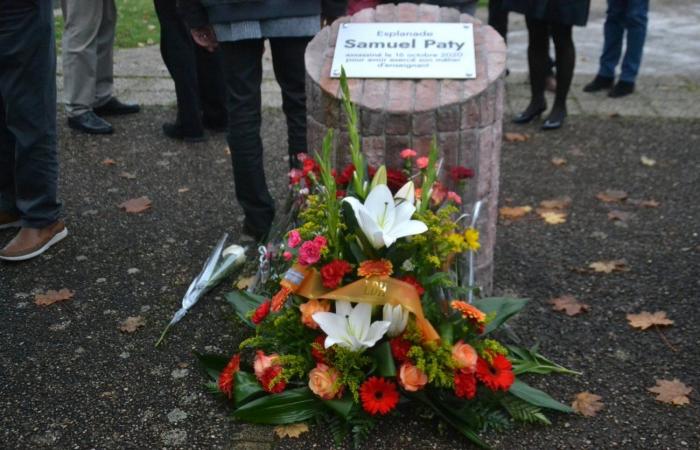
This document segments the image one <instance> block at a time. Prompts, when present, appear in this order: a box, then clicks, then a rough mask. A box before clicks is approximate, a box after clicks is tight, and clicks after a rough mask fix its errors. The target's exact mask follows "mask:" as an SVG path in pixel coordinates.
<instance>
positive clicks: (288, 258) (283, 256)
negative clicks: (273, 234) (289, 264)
mask: <svg viewBox="0 0 700 450" xmlns="http://www.w3.org/2000/svg"><path fill="white" fill-rule="evenodd" d="M293 256H294V255H292V254H291V253H290V252H284V253H282V258H284V260H285V261H289V260H290V259H292V257H293Z"/></svg>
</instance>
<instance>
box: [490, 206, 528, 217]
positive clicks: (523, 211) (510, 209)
mask: <svg viewBox="0 0 700 450" xmlns="http://www.w3.org/2000/svg"><path fill="white" fill-rule="evenodd" d="M530 211H532V207H531V206H504V207H502V208H501V209H499V210H498V214H499V215H500V216H501V219H504V220H516V219H520V218H521V217H524V216H525V215H527V214H528V213H529V212H530Z"/></svg>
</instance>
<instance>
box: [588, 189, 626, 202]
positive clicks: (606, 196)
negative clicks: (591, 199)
mask: <svg viewBox="0 0 700 450" xmlns="http://www.w3.org/2000/svg"><path fill="white" fill-rule="evenodd" d="M627 195H628V194H627V192H625V191H617V190H614V189H608V190H606V191H603V192H599V193H598V194H596V196H595V197H596V198H597V199H598V200H600V201H601V202H604V203H618V202H623V201H625V199H627Z"/></svg>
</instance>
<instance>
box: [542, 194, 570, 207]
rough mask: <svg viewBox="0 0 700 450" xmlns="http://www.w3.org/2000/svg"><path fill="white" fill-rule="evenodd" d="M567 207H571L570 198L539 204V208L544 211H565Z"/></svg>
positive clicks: (545, 201) (554, 199)
mask: <svg viewBox="0 0 700 450" xmlns="http://www.w3.org/2000/svg"><path fill="white" fill-rule="evenodd" d="M569 206H571V197H569V196H565V197H559V198H553V199H551V200H542V201H541V202H540V207H542V208H544V209H566V208H568V207H569Z"/></svg>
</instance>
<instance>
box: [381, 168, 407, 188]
mask: <svg viewBox="0 0 700 450" xmlns="http://www.w3.org/2000/svg"><path fill="white" fill-rule="evenodd" d="M407 181H408V177H407V176H406V174H405V173H403V171H401V170H396V169H386V184H387V186H388V187H389V189H390V190H391V192H393V193H394V194H395V193H396V192H397V191H398V190H399V189H401V187H402V186H403V185H404V184H406V182H407Z"/></svg>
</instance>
